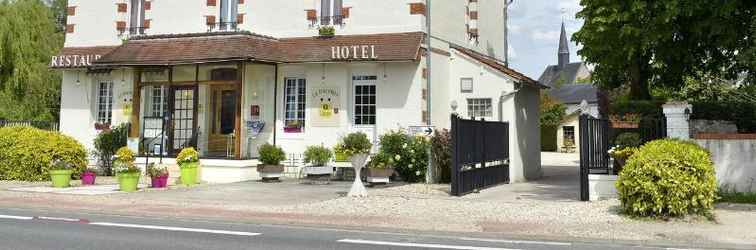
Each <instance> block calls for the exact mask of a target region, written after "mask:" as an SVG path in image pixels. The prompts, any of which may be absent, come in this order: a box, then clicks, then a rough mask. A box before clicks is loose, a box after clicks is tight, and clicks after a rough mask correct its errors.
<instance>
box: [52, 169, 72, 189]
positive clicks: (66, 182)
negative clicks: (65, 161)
mask: <svg viewBox="0 0 756 250" xmlns="http://www.w3.org/2000/svg"><path fill="white" fill-rule="evenodd" d="M71 174H73V170H50V179H51V180H52V186H53V187H56V188H67V187H70V186H71Z"/></svg>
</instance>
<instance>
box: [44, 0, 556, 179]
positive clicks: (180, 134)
mask: <svg viewBox="0 0 756 250" xmlns="http://www.w3.org/2000/svg"><path fill="white" fill-rule="evenodd" d="M505 2H507V1H505V0H435V1H433V2H432V6H431V15H432V16H431V17H432V18H431V20H432V26H431V31H432V39H431V42H432V48H431V49H430V52H431V53H426V51H428V50H427V49H426V45H425V39H424V38H425V34H426V15H427V12H426V5H425V1H424V0H381V1H377V0H276V1H273V0H69V1H68V5H69V7H68V24H67V28H66V32H67V34H66V41H65V48H64V49H63V50H62V51H61V53H60V54H59V55H58V56H55V57H53V58H52V60H51V65H50V66H51V67H52V68H56V69H59V70H61V71H62V72H63V84H62V98H61V99H62V100H61V112H60V117H61V118H60V130H61V131H62V132H63V133H65V134H67V135H70V136H73V137H75V138H77V139H78V140H79V141H80V142H81V143H83V144H84V145H85V146H87V147H88V148H90V149H91V148H92V147H93V140H94V138H95V136H96V135H97V133H98V129H102V128H103V127H106V126H108V125H109V126H115V125H118V124H121V123H130V124H131V127H130V128H131V129H130V133H129V138H130V139H129V144H130V147H132V148H136V147H138V148H139V152H140V154H141V155H146V154H149V155H151V157H155V155H156V153H157V154H163V155H164V156H165V157H166V158H168V159H170V157H171V156H173V155H175V154H176V153H177V151H178V150H180V149H181V148H183V147H187V146H194V147H196V148H198V149H199V151H200V152H201V157H202V158H203V161H202V164H203V172H202V178H203V179H205V181H209V182H227V181H239V180H247V179H254V178H256V173H255V171H254V166H255V164H256V160H254V159H255V157H257V147H258V146H259V145H261V144H264V143H274V144H277V145H280V146H281V147H283V149H284V150H285V151H286V152H287V153H301V152H303V151H304V149H305V147H306V146H308V145H321V144H322V145H326V146H333V145H334V144H335V143H336V142H337V140H338V139H339V137H340V136H343V135H345V134H347V133H349V132H352V131H364V132H366V133H367V134H368V135H370V136H371V137H372V138H373V139H374V140H377V138H378V136H380V134H381V133H383V132H384V131H387V130H390V129H398V128H410V127H413V126H423V125H428V124H430V125H432V126H434V127H435V128H437V129H438V128H449V127H450V114H452V113H453V112H456V113H459V114H460V115H462V116H468V117H469V116H474V117H476V118H485V119H486V120H497V121H498V120H501V121H508V122H509V123H510V131H509V134H510V138H511V142H510V148H511V149H510V150H511V152H510V156H511V159H510V179H511V181H513V182H517V181H524V180H525V179H527V178H537V177H539V176H540V174H541V170H540V154H539V153H540V152H539V151H540V145H539V142H540V134H539V124H538V120H539V113H538V101H539V92H540V90H541V89H542V88H543V86H542V85H540V84H538V83H537V82H536V81H534V80H532V79H530V78H528V77H526V76H524V75H522V74H520V73H517V72H516V71H514V70H512V69H510V68H508V67H507V66H506V63H505V62H506V47H507V46H506V39H505V37H506V34H505V33H506V30H505V26H506V25H505V23H506V3H505ZM324 26H332V27H334V28H335V36H320V35H319V28H320V27H324ZM428 56H430V59H431V60H432V61H431V62H432V64H431V65H432V66H431V67H432V68H431V70H427V69H426V60H428V58H429V57H428ZM428 72H430V77H431V81H430V82H431V83H430V91H428V85H429V84H428V81H427V73H428ZM428 99H430V107H431V109H430V112H428V110H429V109H428V108H429V107H428ZM161 152H162V153H161Z"/></svg>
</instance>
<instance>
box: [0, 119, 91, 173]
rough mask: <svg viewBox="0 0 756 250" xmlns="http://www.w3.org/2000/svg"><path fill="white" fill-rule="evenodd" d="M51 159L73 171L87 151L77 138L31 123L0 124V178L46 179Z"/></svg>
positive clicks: (80, 165) (82, 166) (82, 164)
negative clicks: (12, 125) (61, 162)
mask: <svg viewBox="0 0 756 250" xmlns="http://www.w3.org/2000/svg"><path fill="white" fill-rule="evenodd" d="M53 160H60V161H63V162H66V163H67V164H70V165H71V167H72V169H73V171H74V173H75V174H78V173H81V172H82V171H84V170H85V169H86V166H87V152H86V150H85V149H84V146H82V145H81V144H80V143H79V142H78V141H76V140H75V139H73V138H71V137H69V136H66V135H63V134H61V133H59V132H51V131H45V130H40V129H36V128H31V127H6V128H0V179H2V180H18V181H45V180H50V175H49V174H48V170H50V168H51V167H52V164H51V163H52V162H53Z"/></svg>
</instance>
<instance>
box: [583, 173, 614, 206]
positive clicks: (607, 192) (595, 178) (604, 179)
mask: <svg viewBox="0 0 756 250" xmlns="http://www.w3.org/2000/svg"><path fill="white" fill-rule="evenodd" d="M615 182H617V176H616V175H607V174H589V175H588V198H589V199H590V200H592V201H597V200H606V199H612V198H617V188H616V186H614V183H615Z"/></svg>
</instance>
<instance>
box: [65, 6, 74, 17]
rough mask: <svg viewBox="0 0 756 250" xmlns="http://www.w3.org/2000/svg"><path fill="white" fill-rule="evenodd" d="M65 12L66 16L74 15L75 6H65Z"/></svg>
mask: <svg viewBox="0 0 756 250" xmlns="http://www.w3.org/2000/svg"><path fill="white" fill-rule="evenodd" d="M66 14H67V15H68V16H75V15H76V6H69V7H68V8H66Z"/></svg>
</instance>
